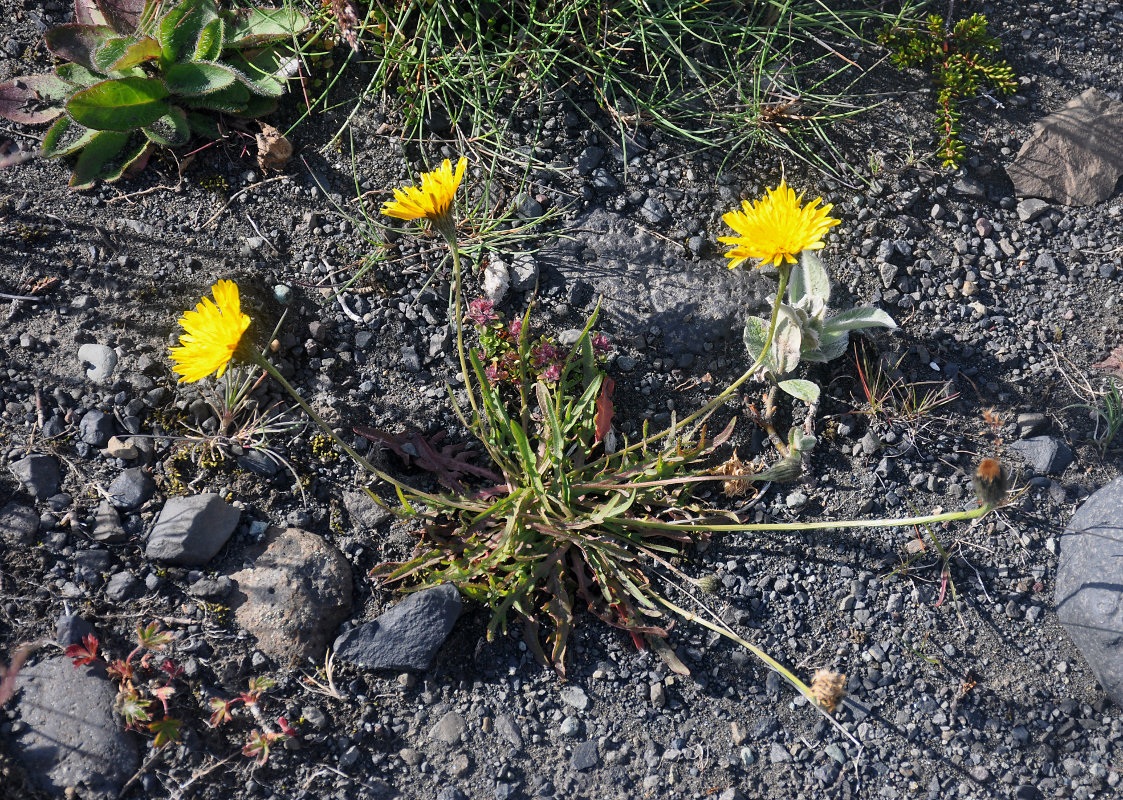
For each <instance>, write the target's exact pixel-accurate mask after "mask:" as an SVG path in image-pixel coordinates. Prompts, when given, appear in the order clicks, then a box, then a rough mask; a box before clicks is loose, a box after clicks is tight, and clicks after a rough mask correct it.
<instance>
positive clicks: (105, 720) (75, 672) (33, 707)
mask: <svg viewBox="0 0 1123 800" xmlns="http://www.w3.org/2000/svg"><path fill="white" fill-rule="evenodd" d="M19 686H20V688H21V689H22V690H23V691H22V695H21V696H20V700H19V704H18V708H19V712H20V719H21V720H22V722H23V723H24V724H25V725H26V726H27V727H26V728H24V729H23V730H22V731H21V733H20V734H19V735H18V736H16V737H14V738H13V740H12V747H13V750H14V751H15V754H16V757H17V758H18V759H19V760H20V762H21V763H22V764H23V766H24V768H25V769H26V770H27V773H28V775H29V776H31V779H32V780H33V781H35V782H36V783H37V784H38V785H39V786H40V787H41V788H42V789H44V790H45V791H47V792H49V793H50V794H52V795H55V796H58V797H61V796H63V795H64V794H65V793H66V790H67V788H68V787H76V786H84V787H85V789H84V790H83V791H82V792H81V794H80V796H81V797H90V798H105V800H109V798H115V797H116V796H117V793H118V791H119V790H120V788H121V785H122V784H123V783H124V782H125V781H126V780H128V779H129V777H130V776H131V775H132V774H133V773H134V772H135V771H136V768H137V765H138V763H139V759H138V757H137V751H136V745H135V744H134V743H133V740H132V738H130V736H129V735H128V734H127V733H125V731H123V730H121V728H120V727H119V726H118V724H117V718H116V716H115V714H114V710H113V701H114V699H115V698H116V696H117V692H116V690H115V689H114V688H113V684H111V683H110V682H109V680H108V679H107V678H106V677H105V671H104V669H103V668H99V667H95V666H86V667H79V668H77V669H76V668H75V667H74V665H73V664H72V663H71V660H70V659H69V658H64V657H58V658H52V659H50V660H48V661H44V662H42V663H39V664H36V665H34V666H31V667H24V669H23V670H22V671H21V672H20V675H19Z"/></svg>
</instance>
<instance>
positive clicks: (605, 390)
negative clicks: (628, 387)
mask: <svg viewBox="0 0 1123 800" xmlns="http://www.w3.org/2000/svg"><path fill="white" fill-rule="evenodd" d="M615 388H616V382H615V381H614V380H612V378H610V377H608V376H607V375H605V376H604V383H603V384H601V387H600V394H599V395H597V434H596V441H598V442H599V441H601V440H602V439H603V438H604V437H605V436H607V435H608V429H609V428H611V427H612V414H613V407H612V390H613V389H615Z"/></svg>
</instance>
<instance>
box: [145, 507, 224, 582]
mask: <svg viewBox="0 0 1123 800" xmlns="http://www.w3.org/2000/svg"><path fill="white" fill-rule="evenodd" d="M241 515H242V512H241V511H239V510H238V509H236V508H233V507H232V506H229V505H227V504H226V503H224V502H223V501H222V498H221V497H219V496H218V495H217V494H199V495H195V496H193V497H173V498H171V499H170V500H168V502H167V503H165V504H164V508H163V510H162V511H161V512H160V518H159V519H157V520H156V525H155V526H153V528H152V533H151V534H150V535H149V537H148V546H147V547H146V548H145V551H144V555H145V556H147V557H148V558H151V559H153V560H154V561H166V562H168V563H169V564H182V565H184V566H191V567H197V566H200V565H202V564H206V563H207V562H208V561H210V560H211V559H212V558H214V557H215V554H216V553H218V551H219V550H221V549H222V546H223V545H224V544H226V541H227V539H229V538H230V534H232V533H234V528H235V527H236V526H237V525H238V518H239V517H241Z"/></svg>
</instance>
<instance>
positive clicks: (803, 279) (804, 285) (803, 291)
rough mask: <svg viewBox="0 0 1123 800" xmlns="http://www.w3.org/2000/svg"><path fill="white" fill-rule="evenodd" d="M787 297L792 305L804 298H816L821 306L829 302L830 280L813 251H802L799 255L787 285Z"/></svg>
mask: <svg viewBox="0 0 1123 800" xmlns="http://www.w3.org/2000/svg"><path fill="white" fill-rule="evenodd" d="M788 296H789V297H790V298H791V300H792V302H793V303H795V302H797V301H798V300H799V298H801V297H805V296H810V297H817V298H819V299H820V300H822V301H823V305H826V304H827V303H828V302H830V299H831V279H830V276H829V275H827V270H826V268H825V267H824V266H823V262H822V261H821V260H820V259H819V256H817V255H815V251H814V250H804V251H802V252H801V253H800V254H799V264H797V265H796V266H795V268H794V269H793V270H792V273H791V278H790V282H789V284H788Z"/></svg>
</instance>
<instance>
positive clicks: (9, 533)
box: [0, 503, 39, 547]
mask: <svg viewBox="0 0 1123 800" xmlns="http://www.w3.org/2000/svg"><path fill="white" fill-rule="evenodd" d="M38 535H39V515H38V514H37V513H36V512H35V509H34V508H32V507H31V506H25V505H20V504H19V503H8V504H7V505H6V506H4V507H3V508H0V542H3V543H4V544H6V545H8V546H9V547H21V546H27V545H30V544H34V542H35V537H36V536H38Z"/></svg>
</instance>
